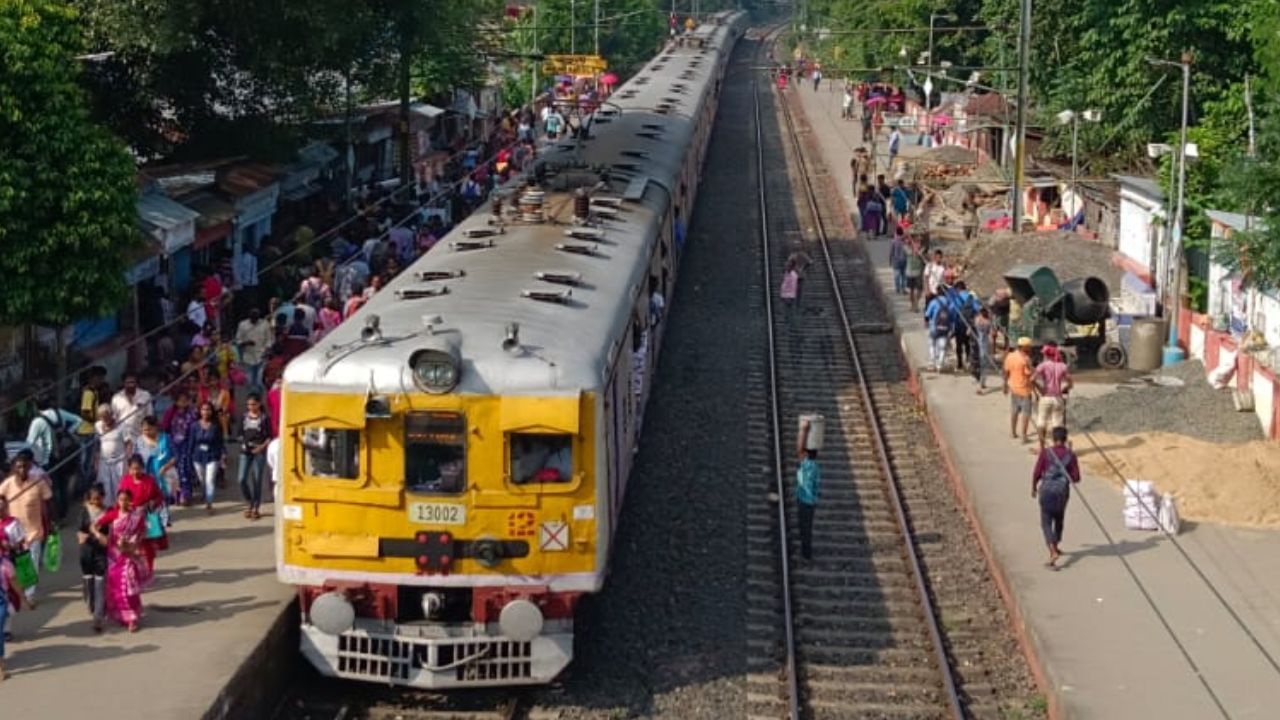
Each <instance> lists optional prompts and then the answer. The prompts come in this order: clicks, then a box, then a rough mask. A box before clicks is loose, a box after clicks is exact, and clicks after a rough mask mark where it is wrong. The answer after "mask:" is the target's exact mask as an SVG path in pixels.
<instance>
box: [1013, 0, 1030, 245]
mask: <svg viewBox="0 0 1280 720" xmlns="http://www.w3.org/2000/svg"><path fill="white" fill-rule="evenodd" d="M1030 74H1031V0H1022V20H1021V22H1020V23H1019V25H1018V119H1017V127H1016V129H1015V130H1014V134H1013V135H1014V142H1016V143H1017V145H1016V146H1014V148H1013V203H1012V204H1013V232H1014V234H1015V235H1021V234H1022V215H1023V209H1022V184H1023V182H1024V181H1025V180H1026V163H1027V82H1028V79H1029V77H1030Z"/></svg>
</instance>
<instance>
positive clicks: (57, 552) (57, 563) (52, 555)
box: [40, 532, 62, 573]
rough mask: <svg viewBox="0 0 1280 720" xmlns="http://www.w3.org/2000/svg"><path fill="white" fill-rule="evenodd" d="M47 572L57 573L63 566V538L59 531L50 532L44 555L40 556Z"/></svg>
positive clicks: (45, 543)
mask: <svg viewBox="0 0 1280 720" xmlns="http://www.w3.org/2000/svg"><path fill="white" fill-rule="evenodd" d="M40 561H41V563H42V564H43V565H44V569H45V571H46V572H51V573H56V572H58V568H60V567H62V539H61V538H59V537H58V533H56V532H54V533H49V536H48V537H46V538H45V541H44V556H43V557H41V558H40Z"/></svg>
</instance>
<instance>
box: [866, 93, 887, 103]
mask: <svg viewBox="0 0 1280 720" xmlns="http://www.w3.org/2000/svg"><path fill="white" fill-rule="evenodd" d="M888 101H889V100H888V98H886V97H885V96H883V95H877V96H875V97H873V98H868V99H867V104H868V105H879V104H881V103H886V102H888Z"/></svg>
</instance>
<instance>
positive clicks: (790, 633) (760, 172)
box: [751, 26, 800, 720]
mask: <svg viewBox="0 0 1280 720" xmlns="http://www.w3.org/2000/svg"><path fill="white" fill-rule="evenodd" d="M781 29H782V26H778V27H777V28H774V29H773V30H771V31H770V32H769V33H767V34H766V35H765V36H764V38H762V39H761V40H760V45H759V47H758V48H757V50H756V54H757V55H759V54H760V50H761V49H763V48H764V47H765V46H766V45H768V44H769V43H771V42H773V38H776V36H777V34H778V33H779V32H780V31H781ZM759 83H760V80H759V77H758V76H756V77H753V78H752V79H751V97H752V101H753V103H754V109H755V134H756V187H757V196H758V197H757V199H758V201H759V203H760V250H761V252H760V254H761V256H762V257H763V258H764V265H763V267H762V272H763V273H764V283H763V285H764V316H765V323H764V325H765V330H766V332H765V334H766V337H767V341H768V342H767V344H768V350H769V352H768V357H769V405H770V413H769V416H770V417H769V419H770V422H771V428H772V434H773V472H774V493H775V494H776V495H777V502H776V505H777V509H778V537H779V543H778V559H779V561H780V563H781V568H782V571H781V572H782V578H781V581H782V619H783V634H784V638H785V640H784V641H785V644H786V647H785V650H786V660H785V663H784V664H785V667H784V670H785V672H786V683H787V708H788V710H787V712H788V716H789V717H790V718H791V720H800V683H799V679H798V678H797V676H796V638H795V630H794V628H795V614H794V609H793V608H792V599H791V565H790V559H789V558H788V556H787V505H786V502H784V498H785V497H786V480H785V477H784V471H783V460H782V458H783V455H782V407H781V405H780V404H779V401H778V363H777V355H778V353H777V346H776V339H775V337H774V332H773V293H772V292H771V288H772V285H773V281H772V280H771V279H770V277H771V272H772V267H771V264H770V261H769V204H768V200H767V198H766V196H765V189H764V186H765V182H764V130H763V124H762V122H761V117H760V87H759Z"/></svg>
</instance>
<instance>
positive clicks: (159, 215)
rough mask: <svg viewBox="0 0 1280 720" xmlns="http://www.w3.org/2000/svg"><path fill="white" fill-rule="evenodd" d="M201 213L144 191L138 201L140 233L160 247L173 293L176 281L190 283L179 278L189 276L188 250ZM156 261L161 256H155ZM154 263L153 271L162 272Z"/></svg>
mask: <svg viewBox="0 0 1280 720" xmlns="http://www.w3.org/2000/svg"><path fill="white" fill-rule="evenodd" d="M199 220H200V213H199V211H197V210H193V209H192V208H190V207H189V206H187V205H183V204H182V203H179V202H177V201H175V200H173V199H171V198H169V197H167V196H165V195H163V194H161V193H158V192H151V193H146V194H144V195H143V196H142V197H141V198H139V200H138V223H139V226H140V227H141V228H142V232H143V233H144V234H145V235H147V236H148V237H149V238H151V239H152V240H154V241H155V242H156V243H157V244H158V245H159V247H160V253H161V256H162V257H163V259H164V262H163V264H164V265H167V266H168V276H169V277H168V287H167V288H166V289H167V290H169V291H170V292H175V291H176V289H175V286H176V285H177V283H179V282H181V283H183V284H184V285H183V286H184V287H185V283H186V282H189V280H184V279H183V278H182V276H183V274H184V269H185V275H186V276H188V277H189V276H190V266H191V250H192V245H193V244H194V243H195V239H196V224H197V222H198V221H199ZM156 262H157V263H158V264H160V263H161V257H159V256H158V257H157V258H156ZM161 269H162V268H161V267H160V266H157V268H156V273H153V275H154V274H158V273H160V272H161Z"/></svg>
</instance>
